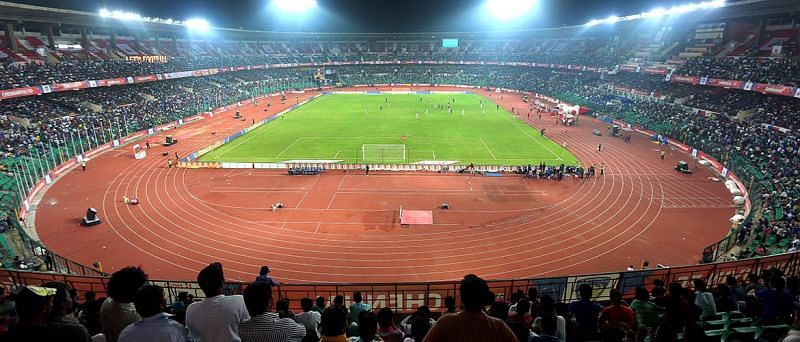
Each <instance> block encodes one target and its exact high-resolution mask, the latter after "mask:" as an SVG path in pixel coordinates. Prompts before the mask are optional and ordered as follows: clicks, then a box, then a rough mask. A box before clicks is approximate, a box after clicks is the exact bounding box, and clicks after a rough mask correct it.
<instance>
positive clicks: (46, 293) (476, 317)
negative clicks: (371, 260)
mask: <svg viewBox="0 0 800 342" xmlns="http://www.w3.org/2000/svg"><path fill="white" fill-rule="evenodd" d="M262 270H263V268H262ZM266 272H267V273H268V272H269V269H268V268H267V269H266ZM261 273H264V272H263V271H262V272H261ZM197 284H198V285H199V287H200V289H201V290H202V293H203V295H204V298H203V299H194V298H192V297H191V296H190V295H189V294H188V293H187V292H181V293H179V294H178V296H177V298H176V299H175V300H174V301H173V302H172V303H169V304H168V303H167V297H166V295H165V290H164V289H163V288H162V287H160V286H157V285H152V284H149V282H148V277H147V274H145V273H144V271H143V270H142V269H141V268H138V267H127V268H123V269H121V270H119V271H117V272H115V273H114V274H112V275H111V278H110V280H109V282H108V287H107V294H108V296H107V297H105V298H97V296H96V295H95V294H94V293H93V292H86V293H85V294H84V295H83V300H82V301H81V300H79V299H78V294H77V292H76V291H75V290H74V289H72V288H71V287H70V285H69V284H66V283H63V282H58V281H50V282H46V283H43V284H41V285H27V286H19V287H18V288H16V289H14V291H13V292H12V293H11V294H9V295H4V294H3V293H2V292H0V323H1V324H0V329H1V330H0V333H2V334H0V338H2V340H3V341H10V342H13V341H41V342H47V341H68V342H69V341H90V340H91V341H110V342H117V341H119V342H127V341H148V342H162V341H172V342H182V341H243V342H249V341H288V342H303V341H314V342H316V341H322V342H325V341H340V342H369V341H383V342H414V341H417V342H449V341H453V342H456V341H457V342H470V341H481V342H482V341H498V342H505V341H508V342H516V341H526V342H527V341H531V342H541V341H637V342H638V341H656V342H663V341H670V342H671V341H679V340H683V341H703V340H706V338H707V337H708V336H719V334H725V335H726V338H727V340H729V341H753V340H755V339H756V338H758V339H759V341H784V342H794V341H798V339H800V318H798V316H797V314H798V310H800V281H798V278H797V276H788V277H787V276H785V275H784V274H783V272H781V271H780V270H778V269H769V270H766V271H764V272H763V273H762V274H760V275H756V274H750V275H749V276H748V278H747V279H746V280H745V279H737V278H736V277H733V276H728V277H727V278H726V279H725V281H724V282H722V283H719V284H706V283H705V281H703V280H702V279H695V280H694V281H693V282H692V283H691V284H690V286H689V287H684V286H683V285H682V284H681V283H678V282H671V283H669V284H665V283H664V282H663V281H661V280H659V279H656V280H654V281H653V282H652V284H648V286H647V287H637V288H635V290H634V291H632V293H629V294H623V293H622V292H620V291H618V290H616V289H601V290H602V291H609V292H608V296H607V297H606V298H605V300H604V301H602V302H598V301H597V298H598V293H599V292H598V290H600V289H598V288H595V287H593V286H592V285H590V284H588V283H583V284H579V285H578V284H576V285H578V286H577V290H576V294H577V299H575V300H573V301H571V302H563V301H561V298H554V297H553V296H552V295H551V294H550V293H540V292H539V288H537V287H531V288H529V289H528V291H527V293H526V292H523V291H522V290H521V289H520V290H516V292H514V293H513V294H511V295H510V296H509V300H508V301H506V300H504V299H503V298H504V296H499V295H498V294H495V293H493V292H492V291H491V288H490V286H489V284H488V283H487V282H486V281H485V280H483V279H481V278H480V277H478V276H476V275H474V274H469V275H466V276H465V277H464V278H463V279H462V280H461V282H460V286H459V288H458V299H459V300H460V305H457V301H456V298H455V297H447V298H445V300H444V307H443V308H441V310H440V308H435V310H432V309H431V308H429V307H428V306H425V305H422V306H419V307H417V308H416V309H415V311H414V312H413V313H412V314H410V315H407V316H405V317H403V318H402V319H401V315H399V314H398V313H396V312H395V311H393V310H392V309H391V308H389V307H382V308H375V307H372V305H371V304H370V303H368V302H365V299H367V300H368V299H369V298H364V297H363V295H362V293H361V292H358V291H356V292H354V293H353V295H352V297H351V298H352V302H346V301H345V297H344V296H342V295H337V296H336V297H335V298H334V299H333V301H332V302H331V303H330V304H328V303H327V302H326V298H325V297H317V298H315V299H312V298H302V299H301V300H300V310H299V311H297V312H293V311H292V310H291V309H290V307H291V305H290V302H289V300H288V299H286V298H279V297H278V296H276V293H277V292H278V291H277V289H276V287H278V286H280V285H279V284H278V283H277V282H275V281H274V280H272V278H271V277H269V276H268V275H266V274H261V275H259V276H258V277H255V281H254V282H253V283H249V284H246V286H244V289H243V290H241V291H240V293H241V295H238V294H230V293H226V292H229V290H228V291H226V283H225V276H224V271H223V267H222V265H221V264H219V263H212V264H209V265H208V266H206V267H205V268H203V269H202V270H201V271H200V272H199V273H198V275H197ZM626 297H628V298H626ZM793 327H794V330H791V329H792V328H793Z"/></svg>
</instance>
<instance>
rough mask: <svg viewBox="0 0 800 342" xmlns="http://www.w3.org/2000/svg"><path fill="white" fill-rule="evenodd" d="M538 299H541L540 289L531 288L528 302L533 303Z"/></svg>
mask: <svg viewBox="0 0 800 342" xmlns="http://www.w3.org/2000/svg"><path fill="white" fill-rule="evenodd" d="M537 298H539V289H538V288H536V287H529V288H528V300H530V301H531V302H533V301H535V300H536V299H537Z"/></svg>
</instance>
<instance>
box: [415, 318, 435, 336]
mask: <svg viewBox="0 0 800 342" xmlns="http://www.w3.org/2000/svg"><path fill="white" fill-rule="evenodd" d="M430 330H431V321H430V320H427V319H415V320H414V321H413V322H411V333H412V334H413V335H414V341H422V339H423V338H425V335H428V331H430Z"/></svg>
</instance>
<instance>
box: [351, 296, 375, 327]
mask: <svg viewBox="0 0 800 342" xmlns="http://www.w3.org/2000/svg"><path fill="white" fill-rule="evenodd" d="M362 311H372V306H371V305H369V304H367V303H364V302H363V298H362V297H361V292H360V291H356V292H353V304H351V305H350V322H351V323H355V325H358V323H359V322H358V317H359V314H361V312H362Z"/></svg>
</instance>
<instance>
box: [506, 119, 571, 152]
mask: <svg viewBox="0 0 800 342" xmlns="http://www.w3.org/2000/svg"><path fill="white" fill-rule="evenodd" d="M504 118H505V119H506V120H508V121H509V122H511V124H512V125H514V127H516V128H517V129H519V130H520V131H521V132H522V133H523V134H525V135H527V136H528V138H531V140H533V141H535V142H536V143H537V144H539V145H540V146H542V147H544V149H545V150H547V152H550V154H552V155H553V156H554V157H556V159H557V160H563V159H562V158H561V157H559V156H558V155H557V154H556V153H555V152H553V151H552V150H550V149H549V148H547V146H545V145H544V144H542V142H541V141H539V140H536V138H534V137H533V136H532V135H530V134H528V132H526V131H525V130H524V129H522V128H520V127H519V125H517V123H516V122H514V119H513V117H511V118H510V117H508V115H504Z"/></svg>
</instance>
